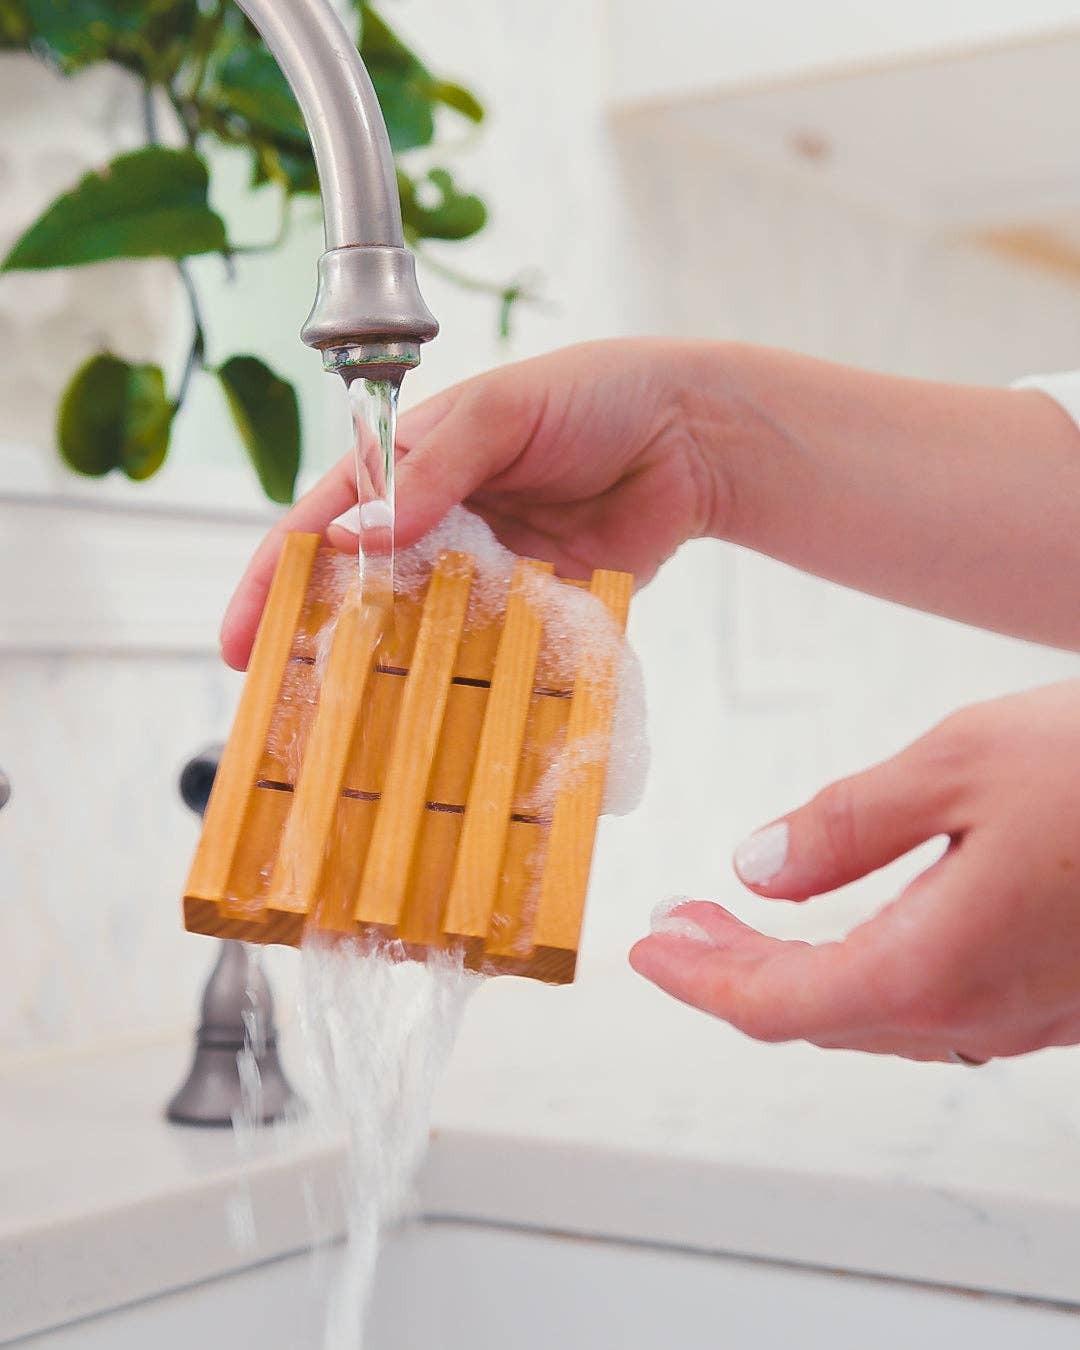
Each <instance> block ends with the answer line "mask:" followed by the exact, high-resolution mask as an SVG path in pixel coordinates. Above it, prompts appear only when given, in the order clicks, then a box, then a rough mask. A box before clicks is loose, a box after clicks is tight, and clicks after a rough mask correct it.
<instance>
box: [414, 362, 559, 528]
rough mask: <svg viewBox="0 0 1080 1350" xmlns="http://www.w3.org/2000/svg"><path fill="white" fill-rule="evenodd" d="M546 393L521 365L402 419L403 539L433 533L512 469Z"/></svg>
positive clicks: (479, 379) (474, 382)
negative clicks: (531, 381) (529, 379)
mask: <svg viewBox="0 0 1080 1350" xmlns="http://www.w3.org/2000/svg"><path fill="white" fill-rule="evenodd" d="M543 407H544V399H543V396H542V395H540V394H539V393H538V392H537V391H536V390H533V389H530V387H529V386H528V385H527V384H525V382H524V379H523V376H522V375H521V373H520V372H515V371H514V369H513V367H508V368H507V369H505V370H502V371H492V372H491V373H490V374H488V375H481V376H479V377H477V378H476V379H473V380H469V381H467V382H466V383H465V384H462V385H458V386H456V387H455V388H453V389H448V390H446V392H445V393H443V394H439V395H437V396H436V397H435V398H434V399H429V400H428V401H427V402H425V403H422V404H421V405H420V406H419V407H418V408H416V409H414V410H413V411H411V412H409V413H407V414H406V415H405V416H404V417H403V418H402V420H401V431H400V436H399V446H400V448H401V458H400V459H399V460H398V463H397V492H396V497H397V524H396V529H397V543H398V546H399V547H401V548H408V546H409V545H410V544H413V543H415V542H416V540H417V539H419V538H421V537H422V536H423V535H425V534H427V532H428V530H430V529H432V528H433V527H434V526H435V525H437V524H438V523H439V521H440V520H442V518H443V516H445V515H446V513H447V511H449V510H450V509H451V507H454V506H457V505H458V504H459V503H460V502H463V501H465V500H467V499H468V498H469V497H470V496H472V494H473V493H474V492H476V491H477V490H478V489H479V488H481V487H483V486H484V485H485V484H486V483H489V482H491V481H492V480H493V479H495V478H497V477H498V476H499V475H500V474H502V473H504V472H505V471H506V470H507V469H508V468H509V467H510V466H511V465H512V464H514V462H515V461H516V460H517V459H518V458H519V457H520V456H521V455H522V454H523V453H524V452H525V450H526V449H527V448H528V446H529V442H530V440H531V438H532V435H533V432H534V431H535V429H536V426H537V424H538V421H539V419H540V417H541V415H542V412H543Z"/></svg>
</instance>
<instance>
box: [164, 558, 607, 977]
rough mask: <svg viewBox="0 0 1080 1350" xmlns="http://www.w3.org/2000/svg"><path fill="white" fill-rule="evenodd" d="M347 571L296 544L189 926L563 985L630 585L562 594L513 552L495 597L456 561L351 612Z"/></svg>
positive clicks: (280, 578) (218, 796)
mask: <svg viewBox="0 0 1080 1350" xmlns="http://www.w3.org/2000/svg"><path fill="white" fill-rule="evenodd" d="M355 577H356V563H355V560H350V559H345V558H343V557H342V555H340V554H335V553H334V552H333V551H332V550H329V549H325V548H320V539H319V536H318V535H309V534H292V535H290V536H289V537H288V539H287V541H286V544H285V548H284V551H283V552H282V555H281V560H280V562H279V564H278V567H277V571H276V573H275V576H274V581H273V585H272V587H271V590H270V596H269V600H268V601H267V605H266V610H265V612H264V614H263V619H262V623H261V625H260V627H259V633H258V637H257V638H256V642H255V648H254V651H253V653H252V657H251V664H250V667H249V669H248V674H247V678H246V680H245V683H244V687H243V691H242V694H241V698H240V705H239V708H238V710H237V714H236V720H235V722H234V724H233V728H232V732H231V734H230V736H229V740H228V744H227V745H226V747H225V751H224V753H223V755H222V758H221V763H220V767H219V769H218V772H217V778H216V781H215V783H214V789H213V792H212V794H211V796H210V801H209V804H208V806H207V809H206V815H205V820H204V826H203V833H202V838H201V840H200V843H199V846H198V849H197V852H196V854H195V860H194V862H193V864H192V868H191V875H190V877H189V879H188V883H187V888H186V891H185V894H184V920H185V924H186V926H187V928H188V929H189V930H190V931H191V932H195V933H208V934H213V935H216V936H219V937H229V938H241V939H243V940H244V941H246V942H276V943H286V944H291V945H293V946H295V945H298V944H299V942H300V941H301V938H302V937H303V936H304V934H305V932H307V931H308V930H309V928H311V927H314V928H316V929H318V930H322V931H325V932H327V933H330V934H342V935H353V936H361V937H363V936H365V935H367V936H377V935H378V936H384V937H386V938H390V939H396V940H399V941H400V942H401V944H402V948H403V951H404V953H405V954H406V955H408V956H414V957H421V958H422V957H423V956H424V954H425V953H426V952H427V951H428V950H429V949H430V948H432V947H440V948H449V947H458V948H460V949H461V950H462V951H463V953H464V958H465V962H466V964H467V965H469V966H470V967H472V968H474V969H478V970H483V971H486V972H489V973H493V974H515V975H528V976H532V977H534V978H536V979H540V980H547V981H549V982H552V983H556V984H563V983H566V982H568V981H570V980H572V979H573V977H574V968H575V964H576V961H577V948H578V940H579V934H580V931H581V920H582V911H583V909H584V904H585V891H586V887H587V883H588V877H589V868H590V864H591V858H592V850H593V841H594V837H595V832H596V823H597V819H598V816H599V814H600V810H601V807H602V804H603V797H604V782H605V777H606V773H607V761H608V756H609V752H610V748H611V733H612V720H613V716H614V709H615V702H616V698H617V694H618V684H619V673H620V672H619V662H620V659H621V654H622V642H621V634H622V631H623V629H624V628H625V625H626V618H627V612H628V609H629V604H630V594H631V590H632V578H631V577H630V576H628V575H627V574H626V573H624V572H594V573H593V576H592V580H591V582H588V583H586V582H569V581H561V580H558V579H557V578H555V577H553V576H552V575H551V568H550V567H549V566H547V565H546V564H543V563H538V562H533V561H530V560H527V559H519V560H518V561H517V562H516V564H515V565H514V568H513V574H512V576H511V577H509V579H506V578H505V577H504V578H503V579H502V580H501V582H497V583H496V584H495V585H494V586H493V585H492V584H491V580H490V577H485V576H482V575H481V574H480V570H479V569H478V565H477V563H476V561H475V560H474V558H473V557H471V556H470V555H469V554H467V553H458V552H450V551H446V552H443V553H441V554H439V556H438V557H437V558H436V559H435V560H434V561H433V562H432V563H431V564H430V565H426V566H425V568H423V569H422V570H421V573H420V575H419V576H418V577H414V578H413V581H414V583H415V584H412V585H411V586H410V587H409V590H408V593H407V594H402V595H399V596H398V597H397V599H396V600H395V604H394V607H393V610H392V612H391V611H389V610H384V609H381V608H378V607H374V606H370V605H365V604H363V603H361V601H360V599H359V595H358V586H357V585H356V582H355ZM582 590H588V591H589V592H591V594H592V596H593V597H594V598H595V600H594V602H593V609H592V610H586V622H585V623H584V625H582V623H581V621H580V610H581V604H582V602H583V603H584V605H585V606H588V604H589V602H588V601H583V597H582ZM493 595H494V598H492V596H493ZM568 601H577V602H579V603H578V605H577V610H578V612H579V620H578V621H577V623H576V626H575V628H574V636H573V637H572V638H568V636H567V631H568V630H567V626H566V624H565V623H560V621H559V617H560V614H564V613H565V612H568V611H567V610H566V603H565V602H568ZM596 602H599V606H603V608H604V609H606V611H607V614H608V615H609V616H610V622H608V621H607V620H606V619H605V616H604V613H603V610H601V609H600V608H599V607H598V605H597V604H596ZM572 609H573V606H572V605H571V610H572ZM590 615H591V619H592V621H591V622H590V621H589V616H590ZM597 620H599V621H598V622H597ZM605 629H606V630H610V631H608V632H605V631H604V630H605ZM613 637H614V638H617V639H618V640H615V641H613V640H612V639H613ZM568 653H569V667H568Z"/></svg>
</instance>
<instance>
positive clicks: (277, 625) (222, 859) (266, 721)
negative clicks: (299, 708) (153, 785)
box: [187, 534, 320, 900]
mask: <svg viewBox="0 0 1080 1350" xmlns="http://www.w3.org/2000/svg"><path fill="white" fill-rule="evenodd" d="M319 542H320V540H319V536H318V535H317V534H290V535H288V536H287V537H286V539H285V544H284V547H283V549H282V552H281V559H280V561H279V562H278V566H277V570H276V571H275V573H274V579H273V582H272V583H271V586H270V594H269V595H268V597H267V601H266V608H265V609H264V610H263V616H262V620H261V622H260V623H259V630H258V633H257V634H256V637H255V645H254V647H253V648H252V652H251V660H250V662H249V663H248V674H247V679H246V680H245V681H244V688H243V691H242V692H241V695H240V704H239V707H238V708H237V712H236V717H235V720H234V721H233V727H232V731H231V733H230V734H229V740H228V744H227V745H226V746H225V749H224V751H223V752H222V756H221V762H220V764H219V765H218V770H217V775H216V777H215V779H214V789H213V791H212V792H211V794H210V800H209V802H208V803H207V807H206V814H205V817H204V820H203V832H202V837H201V839H200V841H199V847H198V850H197V852H196V854H195V860H194V862H193V863H192V867H191V874H190V876H189V878H188V884H187V894H188V895H191V896H193V897H200V898H202V899H207V900H220V899H221V898H223V897H224V896H225V895H226V893H227V891H228V888H229V876H230V873H231V872H232V868H233V860H234V858H235V856H236V849H237V844H238V842H239V840H240V836H241V833H242V831H243V828H244V818H245V814H246V807H247V802H248V797H249V795H250V793H251V792H252V790H253V789H254V785H255V780H256V772H257V769H258V766H259V762H260V760H261V759H262V756H263V752H264V747H265V745H266V736H267V731H268V729H269V726H270V720H271V718H272V717H273V714H274V705H275V701H276V699H277V694H278V690H279V688H280V687H281V680H282V676H283V674H284V671H285V666H286V663H287V662H288V659H289V651H290V649H291V647H292V644H293V636H294V634H295V632H296V628H297V624H298V623H299V620H300V613H301V610H302V608H303V604H304V596H305V594H306V591H307V584H308V578H309V576H310V575H311V569H312V565H313V564H314V561H315V555H316V553H317V552H318V548H319Z"/></svg>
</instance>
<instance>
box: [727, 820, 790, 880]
mask: <svg viewBox="0 0 1080 1350" xmlns="http://www.w3.org/2000/svg"><path fill="white" fill-rule="evenodd" d="M789 833H790V831H789V830H788V823H787V821H786V820H778V821H777V822H776V824H775V825H766V826H765V828H764V829H763V830H758V831H757V833H756V834H752V835H751V836H750V837H749V839H744V840H743V841H742V843H741V844H740V845H739V847H738V848H737V849H736V850H735V871H736V872H738V874H739V876H740V877H742V879H743V881H748V882H749V883H750V885H751V886H767V885H768V884H769V882H770V881H772V879H773V878H774V877H776V876H777V875H779V873H780V871H781V870H782V868H783V866H784V863H785V862H786V861H787V851H788V835H789Z"/></svg>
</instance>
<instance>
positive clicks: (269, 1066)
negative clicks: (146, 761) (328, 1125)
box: [165, 752, 300, 1126]
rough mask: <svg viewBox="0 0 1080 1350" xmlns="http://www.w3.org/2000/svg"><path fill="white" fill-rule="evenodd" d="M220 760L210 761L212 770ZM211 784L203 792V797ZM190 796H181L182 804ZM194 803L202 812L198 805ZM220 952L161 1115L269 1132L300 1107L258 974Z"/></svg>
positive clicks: (231, 946) (242, 955)
mask: <svg viewBox="0 0 1080 1350" xmlns="http://www.w3.org/2000/svg"><path fill="white" fill-rule="evenodd" d="M211 753H213V752H211ZM219 757H220V756H219V755H217V754H213V763H214V768H215V770H216V764H217V759H218V758H219ZM207 762H208V760H207V757H206V756H203V757H200V758H198V759H196V760H194V761H192V764H189V765H188V768H187V769H186V770H185V774H186V775H187V779H186V788H187V789H188V790H189V791H190V794H191V796H192V797H194V798H197V797H198V792H197V788H198V786H199V785H198V784H197V783H196V781H195V780H196V777H197V775H196V774H195V773H194V772H193V765H194V766H195V767H199V766H201V765H205V764H206V763H207ZM212 781H213V775H212V774H211V775H210V782H212ZM210 782H207V783H206V784H205V787H206V790H207V791H209V786H210ZM189 791H185V800H188V795H189ZM201 801H202V805H205V798H202V799H201ZM219 947H220V950H219V952H218V957H217V961H216V962H215V964H214V969H213V970H212V971H211V973H210V979H209V980H208V981H207V985H206V989H205V990H204V992H203V1000H202V1019H201V1021H200V1024H199V1030H198V1032H197V1033H196V1036H195V1057H194V1059H193V1060H192V1064H191V1069H190V1071H189V1073H188V1076H187V1078H186V1079H185V1080H184V1084H183V1086H182V1087H181V1088H180V1090H179V1091H178V1092H176V1093H175V1094H174V1096H173V1097H172V1099H171V1100H170V1102H169V1104H168V1106H167V1107H166V1108H165V1115H166V1117H167V1119H169V1120H171V1121H175V1122H176V1123H177V1124H178V1125H219V1126H230V1125H232V1124H233V1123H234V1121H244V1120H245V1114H246V1113H247V1112H250V1111H251V1110H252V1108H254V1109H255V1110H256V1111H257V1113H258V1120H259V1123H261V1124H263V1125H269V1124H270V1123H271V1121H275V1120H280V1119H281V1118H282V1117H284V1116H286V1115H289V1114H293V1113H295V1111H296V1110H297V1109H298V1108H299V1106H300V1101H299V1098H298V1097H297V1096H296V1095H295V1093H294V1092H293V1090H292V1088H291V1087H290V1086H289V1083H288V1080H287V1079H286V1077H285V1073H284V1070H283V1069H282V1067H281V1061H280V1059H279V1058H278V1052H277V1033H276V1032H275V1030H274V1011H273V1000H272V998H271V995H270V986H269V984H268V983H267V982H266V977H265V975H263V973H262V970H261V969H260V967H259V966H258V965H257V964H256V963H253V962H252V961H250V960H249V958H248V954H247V953H246V952H245V950H244V946H243V943H240V942H222V943H220V944H219ZM248 1046H250V1047H251V1051H252V1053H253V1054H254V1056H255V1066H256V1068H257V1069H258V1084H259V1085H258V1089H257V1091H256V1092H252V1091H251V1090H250V1089H248V1090H247V1091H245V1085H244V1082H243V1080H242V1077H241V1069H240V1060H239V1058H238V1056H240V1054H241V1052H242V1051H244V1050H245V1048H246V1047H248Z"/></svg>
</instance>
